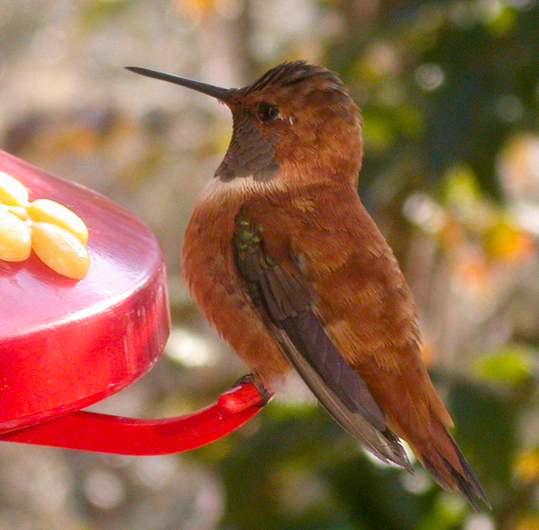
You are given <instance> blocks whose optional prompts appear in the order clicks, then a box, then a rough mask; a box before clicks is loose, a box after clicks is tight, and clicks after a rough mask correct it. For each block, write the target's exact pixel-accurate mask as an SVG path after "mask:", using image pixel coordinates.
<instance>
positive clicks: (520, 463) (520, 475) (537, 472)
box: [515, 449, 539, 529]
mask: <svg viewBox="0 0 539 530" xmlns="http://www.w3.org/2000/svg"><path fill="white" fill-rule="evenodd" d="M515 476H516V478H517V479H518V480H520V482H524V483H525V484H530V483H531V482H533V481H534V480H535V479H536V478H537V477H538V476H539V451H538V450H537V449H533V450H531V451H527V452H523V453H521V454H520V455H519V456H518V457H517V459H516V462H515ZM538 521H539V520H538ZM519 528H520V526H519ZM530 528H531V527H530ZM533 528H538V529H539V526H536V527H535V526H534V527H533Z"/></svg>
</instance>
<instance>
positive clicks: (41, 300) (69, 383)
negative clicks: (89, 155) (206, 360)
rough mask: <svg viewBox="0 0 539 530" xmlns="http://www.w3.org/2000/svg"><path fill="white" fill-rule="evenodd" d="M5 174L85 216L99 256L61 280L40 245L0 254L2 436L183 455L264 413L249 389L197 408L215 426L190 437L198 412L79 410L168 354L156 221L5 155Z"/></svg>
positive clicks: (34, 194)
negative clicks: (13, 255) (22, 253)
mask: <svg viewBox="0 0 539 530" xmlns="http://www.w3.org/2000/svg"><path fill="white" fill-rule="evenodd" d="M0 171H4V172H5V173H8V174H9V175H11V176H12V177H14V178H15V179H17V180H18V181H20V182H21V183H22V184H23V185H24V186H25V187H26V188H27V189H28V191H29V193H30V200H31V201H33V200H36V199H40V198H46V199H51V200H54V201H56V202H59V203H61V204H63V205H64V206H67V207H68V208H70V209H71V210H72V211H73V212H75V213H76V214H77V215H78V216H79V217H81V218H82V220H83V221H84V222H85V223H86V226H87V227H88V231H89V239H88V243H87V248H88V250H89V253H90V258H91V263H90V268H89V271H88V274H87V276H86V277H85V278H83V279H82V280H73V279H69V278H66V277H64V276H61V275H60V274H58V273H57V272H55V271H53V270H52V269H50V268H49V267H47V266H46V265H45V264H44V263H42V262H41V261H40V260H39V259H38V258H37V256H36V255H35V254H34V253H32V254H31V255H30V258H29V259H28V260H26V261H22V262H17V263H12V262H6V261H0V403H1V406H0V433H5V434H0V440H6V441H20V442H26V443H40V444H45V445H56V446H60V447H73V448H79V449H87V450H97V451H106V452H119V453H124V454H156V453H159V452H161V453H163V452H175V451H178V450H184V449H190V448H192V447H196V446H197V445H201V444H202V443H207V442H208V441H211V440H213V439H216V438H218V437H220V436H223V435H224V434H226V433H227V432H229V431H230V430H233V429H234V428H236V427H237V426H239V425H240V424H241V423H243V422H245V421H246V420H247V419H248V418H249V417H251V416H252V415H253V414H255V413H256V411H257V410H258V409H257V407H255V406H254V405H255V404H256V403H259V402H260V395H259V394H258V392H257V391H256V390H255V389H254V387H252V385H242V387H239V388H238V389H237V390H236V391H233V392H232V394H231V395H230V394H226V395H224V396H225V397H222V398H221V401H220V402H219V403H218V404H216V405H214V406H213V408H212V407H209V408H208V409H205V410H204V411H201V412H202V413H203V414H202V416H203V417H202V416H201V417H200V418H199V419H200V421H203V422H206V423H207V422H208V421H209V422H210V423H209V424H207V425H206V431H207V432H206V431H204V429H203V430H202V433H201V432H198V434H197V435H196V436H195V438H196V440H195V438H193V439H192V440H190V441H187V440H186V439H185V438H186V437H188V438H189V437H191V438H192V437H193V436H194V435H192V432H191V431H190V429H192V427H193V428H197V427H196V423H197V414H194V415H190V416H189V417H188V418H187V417H186V418H171V419H167V420H155V421H154V420H129V419H126V418H117V417H115V416H106V415H101V414H93V413H88V412H74V411H78V410H79V409H81V408H83V407H85V406H88V405H90V404H92V403H95V402H96V401H99V400H101V399H103V398H105V397H107V396H109V395H111V394H113V393H114V392H117V391H118V390H120V389H122V388H124V387H125V386H127V385H128V384H130V383H131V382H133V381H134V380H135V379H137V378H138V377H140V376H141V375H142V374H144V373H145V372H146V371H148V370H149V369H150V368H151V367H152V366H153V364H154V363H155V362H156V360H157V359H158V358H159V356H160V355H161V353H162V351H163V349H164V346H165V343H166V340H167V337H168V333H169V312H168V299H167V290H166V274H165V267H164V262H163V256H162V253H161V250H160V249H159V245H158V243H157V241H156V239H155V237H154V235H153V234H152V232H151V231H150V230H149V229H148V227H147V226H146V225H145V224H143V223H142V222H141V221H140V220H138V219H137V218H136V217H135V216H134V215H132V214H131V213H129V212H128V211H127V210H125V209H124V208H122V207H121V206H119V205H117V204H115V203H114V202H113V201H111V200H109V199H107V198H106V197H103V196H102V195H99V194H98V193H95V192H93V191H90V190H88V189H86V188H84V187H82V186H80V185H77V184H74V183H72V182H67V181H64V180H62V179H59V178H57V177H54V176H52V175H50V174H48V173H45V172H44V171H41V170H39V169H37V168H35V167H32V166H30V165H29V164H27V163H25V162H23V161H21V160H19V159H17V158H15V157H13V156H11V155H8V154H7V153H4V152H2V151H0ZM235 396H236V397H235ZM231 404H232V405H231ZM208 411H210V412H208ZM73 412H74V414H70V413H73ZM66 415H67V416H66ZM61 416H64V417H63V418H61ZM53 418H58V419H53ZM48 420H52V421H48ZM223 420H226V421H225V423H223V424H222V425H217V424H215V422H217V423H219V422H222V421H223ZM43 422H46V423H43ZM178 422H179V423H178ZM182 422H183V423H182ZM212 422H214V423H213V424H212ZM36 424H37V425H36ZM39 424H40V425H39ZM111 425H114V427H111ZM167 425H168V426H169V427H170V426H171V425H174V426H175V427H174V428H172V427H170V428H168V430H167ZM179 425H181V426H182V428H181V429H180V428H179ZM118 429H119V430H118ZM182 429H183V430H182ZM66 430H67V431H66ZM9 431H14V432H9ZM66 432H70V433H71V434H70V435H69V436H67V434H66ZM190 432H191V434H190ZM163 435H165V437H166V443H165V442H163V440H161V443H159V440H158V439H157V438H159V436H163ZM156 436H157V438H156ZM122 438H123V440H124V442H123V443H122ZM130 438H133V440H130ZM134 438H137V439H139V440H140V442H137V443H134ZM145 444H146V445H145ZM150 446H153V447H150Z"/></svg>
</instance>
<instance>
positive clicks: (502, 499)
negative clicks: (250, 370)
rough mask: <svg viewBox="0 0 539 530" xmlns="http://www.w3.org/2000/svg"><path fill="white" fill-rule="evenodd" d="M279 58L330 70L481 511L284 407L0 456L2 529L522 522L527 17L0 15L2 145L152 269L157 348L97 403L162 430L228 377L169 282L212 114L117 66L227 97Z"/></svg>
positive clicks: (535, 501) (537, 197) (495, 9)
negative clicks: (143, 371) (181, 437)
mask: <svg viewBox="0 0 539 530" xmlns="http://www.w3.org/2000/svg"><path fill="white" fill-rule="evenodd" d="M297 58H304V59H307V60H309V61H310V62H315V63H319V64H323V65H325V66H328V67H329V68H331V69H334V70H336V71H337V72H338V73H339V74H340V75H341V76H342V78H343V79H344V80H345V82H346V83H347V85H348V86H349V88H350V91H351V93H352V95H353V96H354V98H355V99H356V101H357V102H358V104H359V105H360V106H361V108H362V109H363V114H364V118H365V123H364V133H365V143H366V150H365V160H364V167H363V170H362V173H361V184H360V193H361V195H362V197H363V200H364V202H365V204H366V206H367V207H368V209H369V211H370V212H371V213H372V215H373V216H374V218H375V219H376V220H377V222H378V224H379V226H380V227H381V229H382V231H383V232H384V234H385V235H386V236H387V238H388V239H389V241H390V244H391V245H392V247H393V248H394V249H395V252H396V254H397V256H398V258H399V261H400V263H401V265H402V267H403V270H404V272H405V275H406V276H407V278H408V280H409V282H410V285H411V287H412V289H413V291H414V293H415V295H416V299H417V303H418V306H419V310H420V315H421V326H422V330H423V334H424V356H425V360H426V362H427V363H428V365H429V368H430V370H431V373H432V375H433V378H434V379H435V382H436V384H437V387H438V389H439V391H440V393H441V395H442V396H443V398H444V400H445V402H446V403H447V404H448V406H449V408H450V411H451V413H452V415H453V417H454V419H455V423H456V430H455V435H456V438H457V440H458V441H459V444H460V445H461V447H462V449H463V451H464V452H465V454H466V455H467V456H468V458H469V460H470V462H471V463H472V466H473V467H474V469H475V470H476V472H477V474H478V476H479V477H480V479H481V481H482V482H483V484H484V487H485V489H486V491H487V493H488V495H489V497H490V499H491V501H492V504H493V511H492V512H484V513H473V512H472V511H471V510H470V508H469V507H468V506H467V505H466V503H465V502H464V500H463V499H462V498H461V497H459V496H458V495H453V494H448V493H445V492H442V491H441V490H440V489H439V488H438V487H437V486H436V485H435V484H433V482H432V480H431V479H430V478H429V476H428V475H427V474H426V473H425V472H424V471H423V470H422V469H421V468H420V467H417V470H416V472H415V474H413V475H410V474H408V473H406V472H402V471H400V470H397V469H394V468H391V467H388V466H385V465H381V464H378V463H376V462H374V461H373V460H372V459H371V458H369V457H368V456H367V455H366V454H365V453H364V452H363V451H362V450H361V449H359V448H358V447H357V445H356V444H355V443H354V441H353V440H352V439H351V438H350V437H349V436H348V435H347V434H345V433H344V432H343V431H341V430H340V428H338V427H337V426H336V425H335V424H334V423H333V421H332V420H330V419H329V418H328V417H327V415H326V414H325V412H324V411H322V410H320V409H319V408H317V407H313V406H312V405H310V404H308V403H306V402H305V401H304V400H303V399H302V397H301V396H299V395H292V396H288V397H287V398H286V399H281V400H278V401H277V400H276V401H274V402H272V403H271V404H270V405H269V406H268V407H267V408H266V409H265V410H264V411H263V412H262V413H261V414H260V415H259V416H257V417H256V418H255V419H254V420H252V421H251V422H250V423H248V424H247V425H246V426H245V427H244V428H242V429H240V430H239V431H238V432H236V433H234V434H232V435H231V436H229V437H227V438H225V439H223V440H221V441H219V442H216V443H214V444H212V445H210V446H207V447H204V448H202V449H199V450H197V451H194V452H191V453H188V454H181V455H170V456H163V457H151V458H150V457H148V458H127V457H115V456H110V455H94V454H88V453H75V452H69V451H62V450H55V449H50V448H39V447H35V448H32V447H26V446H17V445H10V444H3V445H2V446H0V529H1V530H4V529H6V530H7V529H9V530H18V529H21V530H22V529H24V530H32V529H40V530H41V529H51V530H55V529H62V530H79V529H80V530H105V529H115V530H123V529H125V530H128V529H147V530H169V529H170V530H172V529H186V530H211V529H222V530H254V529H257V530H265V529H268V530H269V529H306V530H310V529H312V530H315V529H331V530H367V529H369V530H378V529H383V530H393V529H394V530H401V529H402V530H410V529H418V530H445V529H447V530H449V529H457V528H462V529H465V530H494V529H511V530H535V529H539V487H538V486H539V384H538V383H539V371H538V368H539V261H538V255H537V242H536V240H537V237H538V236H539V110H538V109H539V4H538V2H537V1H536V0H439V1H434V0H423V1H405V0H157V1H150V0H18V1H16V2H12V1H8V0H0V79H1V83H0V110H1V112H0V146H1V147H2V148H3V149H5V150H7V151H9V152H11V153H13V154H15V155H17V156H19V157H21V158H23V159H25V160H27V161H29V162H31V163H33V164H35V165H37V166H40V167H42V168H44V169H47V170H49V171H51V172H54V173H56V174H58V175H60V176H63V177H65V178H69V179H73V180H76V181H78V182H81V183H83V184H85V185H87V186H89V187H91V188H94V189H97V190H99V191H101V192H102V193H105V194H106V195H108V196H110V197H112V198H114V199H115V200H117V201H118V202H120V203H122V204H123V205H124V206H126V207H127V208H129V209H130V210H131V211H133V212H135V213H136V214H137V215H138V216H139V217H141V218H142V219H144V220H145V221H146V222H147V223H148V224H149V225H150V226H151V227H152V229H153V230H154V231H155V233H156V234H157V236H158V238H159V240H160V242H161V245H162V248H163V250H164V253H165V255H166V259H167V266H168V271H169V277H170V293H171V304H172V314H173V326H174V327H173V332H172V335H171V340H170V342H169V345H168V347H167V350H166V353H165V355H164V357H163V359H162V360H161V361H160V363H158V365H157V366H156V367H155V369H154V370H153V371H152V372H150V373H149V374H148V375H146V376H145V377H144V378H142V379H141V380H140V381H138V382H137V383H135V384H134V385H133V386H132V387H130V388H128V389H126V390H124V391H122V392H121V393H119V394H117V395H116V396H113V397H111V398H109V399H108V400H106V401H105V402H103V403H101V404H99V405H96V406H94V408H95V409H96V410H101V411H107V412H111V413H116V414H129V415H134V416H159V415H161V416H165V415H172V414H181V413H185V412H188V411H192V410H195V409H196V408H199V407H201V406H204V405H206V404H208V403H210V402H211V401H213V400H214V399H215V398H216V396H217V395H218V394H219V393H220V392H221V391H223V390H225V389H227V388H228V387H229V386H230V385H231V384H232V382H233V381H234V380H235V379H236V378H237V377H238V376H241V375H243V374H244V373H245V367H244V366H243V365H242V364H241V363H240V362H239V361H238V360H237V359H236V358H235V357H234V356H233V355H232V354H231V352H230V351H229V350H228V349H227V347H226V346H225V345H224V344H222V343H221V342H220V341H219V339H218V337H217V336H216V334H215V333H214V332H213V331H211V330H210V329H209V328H208V325H207V324H206V323H205V321H204V319H203V318H202V317H201V315H200V314H199V313H198V311H197V310H196V308H195V307H194V306H193V305H192V304H191V302H189V299H188V297H187V293H186V292H185V289H184V287H182V286H181V284H180V282H179V272H180V266H179V259H178V255H179V249H180V246H181V239H182V234H183V231H184V229H185V225H186V222H187V219H188V216H189V213H190V209H191V207H192V204H193V201H194V199H195V197H196V195H197V193H198V192H199V190H200V189H201V187H202V185H203V184H204V182H205V181H206V180H207V179H208V178H209V177H211V175H212V174H213V171H214V170H215V168H216V167H217V165H218V162H219V161H220V158H221V157H222V156H223V153H224V150H225V149H226V146H227V143H228V140H229V137H230V132H231V119H230V116H229V112H228V110H227V109H226V108H224V107H223V106H218V105H217V104H216V103H215V101H213V100H211V99H210V98H205V97H204V96H200V95H198V94H194V93H190V92H189V91H188V90H184V89H180V88H178V87H175V86H172V85H170V86H168V85H166V84H165V83H159V82H157V81H153V80H148V79H143V78H141V77H138V76H135V75H133V74H131V73H129V72H126V71H125V70H123V66H126V65H139V66H147V67H150V68H154V69H161V70H165V71H170V72H175V73H178V74H181V75H184V76H187V77H193V78H197V79H201V80H204V81H207V82H211V83H214V84H218V85H222V86H242V85H244V84H247V83H249V82H251V81H252V80H253V79H254V78H256V76H258V75H259V74H261V73H262V72H263V71H265V70H266V69H267V68H269V67H271V66H274V65H275V64H277V63H279V62H281V61H283V60H291V59H297ZM0 300H1V298H0Z"/></svg>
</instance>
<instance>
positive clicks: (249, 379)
mask: <svg viewBox="0 0 539 530" xmlns="http://www.w3.org/2000/svg"><path fill="white" fill-rule="evenodd" d="M243 383H249V384H251V385H253V386H254V387H255V388H256V389H257V390H258V393H259V394H260V398H261V399H262V401H261V403H260V404H259V405H257V407H260V408H262V407H265V406H266V405H267V404H268V402H269V400H270V399H271V393H270V392H268V391H267V390H266V389H265V388H264V387H263V386H262V385H261V384H260V383H258V382H257V381H256V379H255V376H254V375H253V374H247V375H244V376H243V377H240V378H239V379H238V380H237V381H236V382H235V383H234V384H233V385H232V388H234V387H236V386H240V385H243Z"/></svg>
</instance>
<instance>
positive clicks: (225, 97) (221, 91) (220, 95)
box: [125, 66, 232, 103]
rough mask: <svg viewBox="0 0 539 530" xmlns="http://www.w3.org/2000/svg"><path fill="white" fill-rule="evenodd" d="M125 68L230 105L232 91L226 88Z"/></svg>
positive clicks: (129, 67)
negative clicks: (190, 89)
mask: <svg viewBox="0 0 539 530" xmlns="http://www.w3.org/2000/svg"><path fill="white" fill-rule="evenodd" d="M125 68H126V69H127V70H130V71H131V72H135V73H136V74H140V75H145V76H146V77H153V78H155V79H161V80H163V81H168V82H169V83H175V84H176V85H181V86H184V87H187V88H192V89H193V90H196V91H197V92H202V93H203V94H207V95H208V96H212V97H214V98H217V99H218V100H220V101H222V102H223V103H232V90H230V89H228V88H221V87H218V86H214V85H207V84H206V83H201V82H200V81H194V80H193V79H187V78H186V77H180V76H177V75H172V74H166V73H164V72H157V71H156V70H148V68H140V67H138V66H126V67H125Z"/></svg>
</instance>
